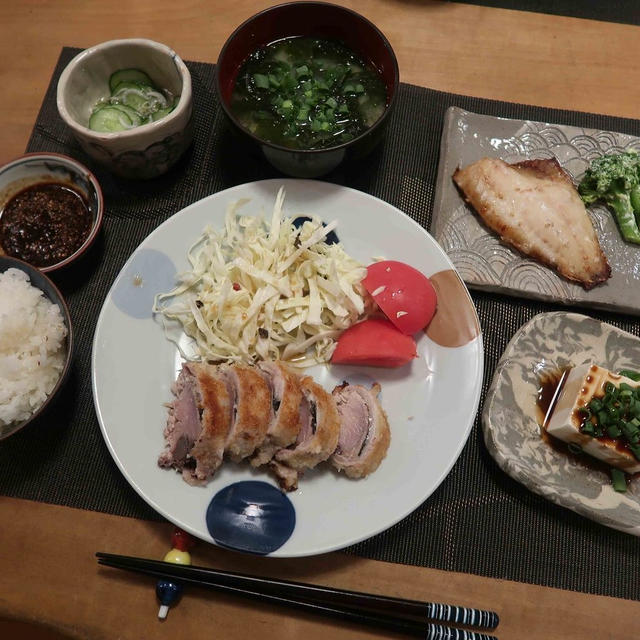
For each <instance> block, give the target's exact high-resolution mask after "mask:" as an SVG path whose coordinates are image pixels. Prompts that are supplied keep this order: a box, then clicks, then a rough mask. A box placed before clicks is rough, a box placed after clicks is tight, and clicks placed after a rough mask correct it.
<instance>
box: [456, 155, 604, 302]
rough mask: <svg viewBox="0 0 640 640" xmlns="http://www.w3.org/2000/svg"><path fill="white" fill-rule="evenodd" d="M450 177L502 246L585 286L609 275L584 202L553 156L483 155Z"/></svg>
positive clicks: (588, 286) (600, 280)
mask: <svg viewBox="0 0 640 640" xmlns="http://www.w3.org/2000/svg"><path fill="white" fill-rule="evenodd" d="M453 180H454V182H455V183H456V185H457V186H458V187H459V189H460V190H461V191H462V193H463V195H464V197H465V200H466V201H467V202H468V203H469V204H471V205H472V206H473V208H474V209H475V210H476V212H477V213H478V215H479V216H480V217H481V218H482V220H483V221H484V222H485V224H486V225H487V226H488V227H489V228H490V229H492V230H493V231H495V232H496V233H497V234H498V235H499V236H500V239H501V240H502V241H503V242H505V243H506V244H509V245H511V246H512V247H515V248H516V249H517V250H518V251H520V252H522V253H523V254H525V255H527V256H529V257H531V258H534V259H535V260H538V261H539V262H541V263H543V264H545V265H547V266H550V267H552V268H553V269H555V270H556V271H557V272H558V273H559V274H560V275H562V276H564V277H565V278H567V279H568V280H571V281H573V282H577V283H579V284H581V285H582V286H583V287H584V288H585V289H587V290H589V289H592V288H593V287H595V286H596V285H598V284H601V283H602V282H605V281H606V280H607V279H608V278H609V277H610V276H611V267H610V266H609V263H608V261H607V258H606V256H605V255H604V253H603V251H602V248H601V247H600V243H599V242H598V237H597V235H596V232H595V230H594V228H593V224H592V223H591V219H590V218H589V214H588V213H587V210H586V209H585V206H584V203H583V202H582V199H581V198H580V196H579V194H578V192H577V191H576V189H575V187H574V185H573V181H572V180H571V177H570V176H569V175H568V174H567V173H566V172H565V171H564V170H563V169H562V167H561V166H560V164H559V163H558V161H557V160H556V159H555V158H545V159H537V160H525V161H523V162H517V163H514V164H509V163H507V162H504V160H500V159H498V158H482V159H481V160H478V161H477V162H474V163H473V164H470V165H469V166H467V167H465V168H463V169H460V168H458V169H457V170H456V171H455V172H454V174H453Z"/></svg>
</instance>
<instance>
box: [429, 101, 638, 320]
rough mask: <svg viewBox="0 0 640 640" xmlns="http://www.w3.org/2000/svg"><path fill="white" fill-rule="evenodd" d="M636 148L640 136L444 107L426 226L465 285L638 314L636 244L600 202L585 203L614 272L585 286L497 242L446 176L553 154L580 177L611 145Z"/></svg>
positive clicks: (575, 175)
mask: <svg viewBox="0 0 640 640" xmlns="http://www.w3.org/2000/svg"><path fill="white" fill-rule="evenodd" d="M626 149H636V150H640V139H638V138H634V137H633V136H629V135H625V134H622V133H611V132H609V131H597V130H594V129H581V128H578V127H569V126H563V125H554V124H547V123H544V122H532V121H528V120H508V119H505V118H494V117H492V116H484V115H478V114H475V113H470V112H468V111H463V110H462V109H458V108H457V107H450V108H449V109H448V110H447V113H446V115H445V121H444V129H443V134H442V143H441V148H440V164H439V167H438V181H437V186H436V198H435V206H434V211H433V222H432V225H431V233H432V235H433V236H434V237H435V239H436V240H437V241H438V243H439V244H440V246H442V248H443V249H444V250H445V252H446V253H447V254H448V255H449V257H450V258H451V260H452V262H453V263H454V265H455V266H456V269H457V270H458V273H459V274H460V275H461V276H462V278H463V280H464V281H465V282H466V283H467V285H469V287H472V288H477V289H484V290H489V291H498V292H501V293H507V294H510V295H515V296H519V297H522V296H526V297H530V298H537V299H540V300H552V301H559V302H563V303H565V304H583V305H584V304H588V305H589V306H592V307H598V308H604V309H616V310H621V311H626V312H629V313H633V314H640V270H639V269H638V264H639V263H640V247H638V246H634V245H630V244H628V243H625V242H624V241H623V240H622V239H621V237H620V233H619V231H618V228H617V227H616V224H615V221H614V219H613V217H612V215H611V214H610V213H609V212H608V211H607V209H606V208H605V207H601V206H594V207H590V208H589V214H590V216H591V219H592V220H593V224H594V227H595V229H596V233H597V234H598V237H599V238H600V244H601V246H602V249H603V251H604V253H605V254H606V256H607V259H608V260H609V264H610V265H611V271H612V274H611V278H610V279H609V280H608V281H607V282H606V283H605V284H603V285H600V286H598V287H596V288H595V289H592V290H591V291H585V290H584V289H583V288H582V287H581V286H579V285H577V284H572V283H569V282H568V281H567V280H564V279H563V278H560V277H559V276H558V275H556V273H555V272H554V271H553V270H551V269H548V268H547V267H544V266H542V265H540V264H539V263H537V262H535V261H533V260H529V259H527V258H525V257H523V256H522V254H520V253H518V252H517V251H515V250H512V249H510V248H509V247H507V246H505V245H504V244H502V243H501V242H500V241H499V240H498V237H497V236H496V235H495V234H494V233H493V232H492V231H490V230H489V229H488V228H487V227H485V226H484V225H483V224H482V223H481V222H480V219H479V218H478V216H477V215H476V214H475V213H474V212H473V211H472V210H471V209H470V208H469V207H468V206H467V205H466V204H465V203H464V201H463V200H462V197H461V196H460V193H459V191H458V190H457V188H456V186H455V184H454V182H453V180H452V178H451V176H452V174H453V172H454V171H455V170H456V168H457V167H458V166H461V167H464V166H466V165H468V164H471V163H472V162H475V161H476V160H479V159H480V158H482V157H484V156H489V157H497V158H502V159H503V160H505V161H507V162H519V161H521V160H526V159H532V158H550V157H555V158H557V160H558V162H559V163H560V164H561V165H562V167H563V168H564V169H565V170H566V171H568V172H569V174H570V175H571V176H572V177H573V179H574V182H576V183H577V182H578V181H579V180H580V178H581V177H582V175H583V174H584V172H585V170H586V168H587V166H588V165H589V162H590V161H591V159H593V158H595V157H597V156H600V155H602V154H603V153H608V152H611V151H616V152H619V151H623V150H626Z"/></svg>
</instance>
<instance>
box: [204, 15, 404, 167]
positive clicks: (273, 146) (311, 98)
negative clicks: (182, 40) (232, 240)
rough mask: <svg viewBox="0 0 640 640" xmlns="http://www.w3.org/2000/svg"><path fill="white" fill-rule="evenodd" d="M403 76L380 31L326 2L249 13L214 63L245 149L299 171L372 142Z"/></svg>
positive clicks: (333, 162) (354, 154)
mask: <svg viewBox="0 0 640 640" xmlns="http://www.w3.org/2000/svg"><path fill="white" fill-rule="evenodd" d="M398 83H399V74H398V62H397V60H396V56H395V53H394V52H393V49H392V47H391V45H390V44H389V41H388V40H387V38H386V37H385V36H384V35H383V34H382V32H381V31H380V30H379V29H378V28H377V27H376V26H375V25H374V24H373V23H372V22H370V21H369V20H367V19H366V18H365V17H363V16H361V15H360V14H358V13H356V12H355V11H352V10H350V9H347V8H345V7H340V6H337V5H334V4H329V3H324V2H291V3H287V4H281V5H277V6H274V7H270V8H269V9H266V10H264V11H262V12H260V13H258V14H256V15H254V16H253V17H251V18H249V19H248V20H247V21H245V22H244V23H243V24H241V25H240V26H239V27H238V28H237V29H236V30H235V31H234V32H233V33H232V34H231V36H230V37H229V39H228V40H227V42H226V43H225V45H224V46H223V48H222V50H221V52H220V56H219V58H218V64H217V73H216V85H217V90H218V97H219V99H220V102H221V104H222V108H223V110H224V113H225V114H226V116H227V120H228V122H229V123H230V125H231V128H232V130H233V131H234V133H235V134H237V138H238V139H239V140H240V141H242V142H243V143H244V144H245V148H246V150H247V151H248V152H257V153H259V154H260V155H262V156H263V157H264V158H266V160H268V161H269V163H270V164H271V165H273V166H274V167H275V168H276V169H278V170H279V171H281V172H282V173H284V174H286V175H290V176H295V177H303V178H314V177H319V176H322V175H325V174H327V173H329V172H331V171H332V170H334V169H335V168H337V167H338V166H339V165H341V164H343V163H345V162H348V161H351V160H354V159H358V158H362V157H364V156H365V155H367V154H368V153H369V152H371V151H372V150H373V148H374V147H375V146H376V145H377V144H378V143H379V142H380V141H381V140H382V138H383V136H384V132H385V129H386V126H387V123H388V121H389V118H390V114H391V110H392V108H393V105H394V103H395V97H396V94H397V90H398Z"/></svg>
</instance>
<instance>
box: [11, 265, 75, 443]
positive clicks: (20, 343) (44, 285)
mask: <svg viewBox="0 0 640 640" xmlns="http://www.w3.org/2000/svg"><path fill="white" fill-rule="evenodd" d="M72 351H73V337H72V331H71V318H70V316H69V309H68V308H67V305H66V303H65V301H64V299H63V297H62V295H61V293H60V291H58V289H57V287H56V286H55V285H54V284H53V282H52V281H51V280H50V279H49V278H48V277H47V276H46V275H44V273H42V272H41V271H39V270H38V269H36V268H35V267H32V266H31V265H29V264H27V263H26V262H23V261H22V260H18V259H16V258H10V257H8V256H0V440H3V439H4V438H8V437H9V436H10V435H12V434H14V433H15V432H16V431H18V430H20V429H22V428H24V427H25V426H26V425H27V424H29V423H31V422H33V421H34V420H35V418H37V417H38V416H39V415H40V414H41V413H42V412H43V411H44V410H45V408H46V407H47V406H48V405H49V403H50V402H51V400H52V399H53V398H54V397H55V395H56V394H57V393H58V391H59V390H60V389H61V387H62V385H63V384H64V382H65V380H66V378H67V375H68V373H69V370H70V367H71V359H72Z"/></svg>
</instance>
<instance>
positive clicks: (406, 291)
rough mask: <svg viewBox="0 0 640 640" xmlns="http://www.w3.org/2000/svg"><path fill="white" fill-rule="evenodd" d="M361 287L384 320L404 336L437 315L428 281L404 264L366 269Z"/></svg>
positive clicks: (393, 262) (381, 264) (388, 263)
mask: <svg viewBox="0 0 640 640" xmlns="http://www.w3.org/2000/svg"><path fill="white" fill-rule="evenodd" d="M362 284H363V285H364V287H365V289H366V290H367V291H368V292H369V293H370V294H371V296H372V297H373V299H374V300H375V301H376V303H377V305H378V306H379V307H380V309H381V310H382V312H383V313H384V314H385V315H386V316H387V318H389V320H391V322H393V324H394V325H395V326H396V327H397V328H398V329H399V330H400V331H402V333H406V334H407V335H412V334H414V333H416V332H417V331H420V329H423V328H424V327H426V326H427V325H428V324H429V323H430V322H431V318H433V315H434V313H435V312H436V304H437V298H436V290H435V289H434V288H433V285H432V284H431V281H430V280H429V278H427V277H426V276H425V275H424V274H422V273H420V271H418V270H417V269H414V268H413V267H410V266H409V265H408V264H405V263H404V262H397V261H396V260H383V261H381V262H375V263H374V264H371V265H369V266H368V267H367V275H366V277H365V278H364V280H363V281H362Z"/></svg>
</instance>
